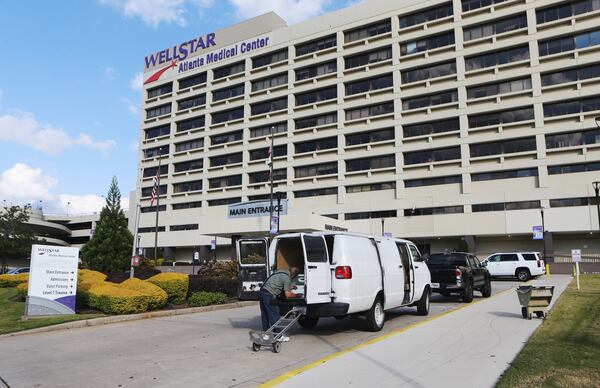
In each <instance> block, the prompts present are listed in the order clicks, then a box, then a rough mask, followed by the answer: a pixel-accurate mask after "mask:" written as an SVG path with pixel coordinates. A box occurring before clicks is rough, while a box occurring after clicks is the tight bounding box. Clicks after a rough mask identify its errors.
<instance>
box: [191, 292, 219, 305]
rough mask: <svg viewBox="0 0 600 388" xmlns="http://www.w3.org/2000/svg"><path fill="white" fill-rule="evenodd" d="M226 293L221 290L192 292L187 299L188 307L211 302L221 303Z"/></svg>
mask: <svg viewBox="0 0 600 388" xmlns="http://www.w3.org/2000/svg"><path fill="white" fill-rule="evenodd" d="M225 300H227V295H225V294H223V293H222V292H194V293H193V294H192V296H190V298H189V299H188V304H189V306H190V307H202V306H210V305H211V304H223V303H225Z"/></svg>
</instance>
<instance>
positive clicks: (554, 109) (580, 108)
mask: <svg viewBox="0 0 600 388" xmlns="http://www.w3.org/2000/svg"><path fill="white" fill-rule="evenodd" d="M595 110H600V96H598V97H591V98H586V99H582V100H572V101H566V102H557V103H553V104H544V117H554V116H562V115H570V114H576V113H582V112H591V111H595Z"/></svg>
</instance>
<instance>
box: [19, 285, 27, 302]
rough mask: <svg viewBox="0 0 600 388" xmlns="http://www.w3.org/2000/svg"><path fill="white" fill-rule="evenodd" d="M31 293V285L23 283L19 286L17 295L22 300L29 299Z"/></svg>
mask: <svg viewBox="0 0 600 388" xmlns="http://www.w3.org/2000/svg"><path fill="white" fill-rule="evenodd" d="M28 291H29V283H21V284H19V285H18V286H17V294H18V295H19V299H20V300H23V301H24V300H26V299H27V292H28Z"/></svg>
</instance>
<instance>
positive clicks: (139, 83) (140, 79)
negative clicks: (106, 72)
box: [129, 72, 144, 91]
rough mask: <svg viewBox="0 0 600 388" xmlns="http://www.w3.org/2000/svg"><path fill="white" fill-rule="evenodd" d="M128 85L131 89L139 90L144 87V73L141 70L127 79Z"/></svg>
mask: <svg viewBox="0 0 600 388" xmlns="http://www.w3.org/2000/svg"><path fill="white" fill-rule="evenodd" d="M129 87H130V88H131V89H133V90H137V91H141V90H142V88H143V87H144V74H143V73H142V72H139V73H136V74H135V76H134V77H133V78H132V79H130V80H129Z"/></svg>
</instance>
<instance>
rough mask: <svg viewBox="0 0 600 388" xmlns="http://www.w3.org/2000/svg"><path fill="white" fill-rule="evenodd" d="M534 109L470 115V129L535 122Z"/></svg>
mask: <svg viewBox="0 0 600 388" xmlns="http://www.w3.org/2000/svg"><path fill="white" fill-rule="evenodd" d="M533 114H534V113H533V107H528V108H517V109H511V110H505V111H499V112H493V113H483V114H479V115H470V116H468V117H469V128H478V127H487V126H490V125H500V124H509V123H517V122H519V121H528V120H533Z"/></svg>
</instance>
